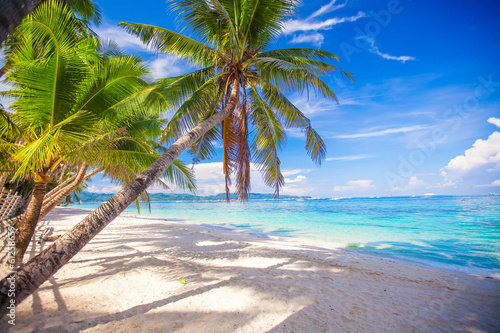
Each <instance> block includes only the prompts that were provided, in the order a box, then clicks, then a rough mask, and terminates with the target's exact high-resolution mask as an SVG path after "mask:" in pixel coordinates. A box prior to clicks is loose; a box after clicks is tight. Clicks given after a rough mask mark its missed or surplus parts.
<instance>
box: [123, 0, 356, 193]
mask: <svg viewBox="0 0 500 333" xmlns="http://www.w3.org/2000/svg"><path fill="white" fill-rule="evenodd" d="M171 2H172V5H171V8H172V9H173V10H174V11H177V12H178V13H179V14H180V15H181V17H182V19H183V21H184V22H186V23H188V25H189V27H190V28H191V29H192V32H193V34H195V36H196V37H198V39H199V40H200V42H198V41H195V40H194V39H190V38H188V37H185V36H182V35H180V34H178V33H176V32H173V31H170V30H167V29H163V28H158V27H155V26H150V25H145V24H134V23H121V24H120V25H121V26H123V27H125V29H126V30H127V31H128V32H130V33H132V34H134V35H137V36H138V37H140V39H141V40H142V41H143V42H145V43H147V44H148V45H150V46H152V47H153V48H155V49H157V50H158V51H160V52H166V53H169V54H175V55H177V56H180V57H183V58H186V59H188V60H191V61H193V62H194V63H195V64H196V65H198V66H200V67H202V68H201V69H199V70H197V71H195V72H193V73H189V74H185V75H182V76H179V77H175V78H168V79H165V80H162V81H161V82H162V83H163V84H164V85H165V94H166V95H167V96H168V98H169V99H170V100H173V101H175V102H176V103H177V105H178V108H177V111H176V113H175V115H174V116H173V118H172V120H171V121H170V123H169V125H168V127H167V129H166V131H165V134H164V140H165V141H167V142H173V141H175V140H177V139H178V138H179V137H180V136H181V135H182V134H184V133H185V132H186V131H188V130H189V129H191V128H192V127H193V126H195V125H196V124H197V123H198V122H199V121H200V120H203V119H207V118H208V117H210V116H211V115H213V114H214V113H215V112H217V110H222V109H223V108H224V107H225V106H226V105H227V103H228V101H229V100H228V98H229V88H230V87H231V86H232V85H234V84H235V83H236V82H237V84H238V85H239V87H238V89H239V91H240V95H241V96H240V97H241V98H239V100H238V103H237V105H236V109H235V111H234V112H232V113H231V115H230V116H229V117H228V118H226V119H225V120H224V121H223V122H222V124H221V125H220V126H218V127H215V128H213V129H211V130H210V131H209V132H207V133H206V134H204V136H203V137H202V138H201V139H200V140H198V141H197V142H196V143H194V144H193V146H192V147H191V149H190V151H191V152H192V153H193V154H194V155H195V160H206V159H209V158H211V157H212V155H213V154H214V151H215V149H214V147H213V143H214V139H221V140H222V142H223V148H224V158H223V170H224V174H225V179H226V197H227V198H229V185H230V183H231V179H230V177H231V175H232V174H233V173H236V188H237V193H238V197H239V198H240V200H242V201H245V200H247V198H248V191H249V188H250V160H251V156H253V161H254V162H256V163H257V165H258V166H259V167H260V170H261V172H262V174H263V178H264V181H265V183H266V184H267V185H269V186H271V187H273V188H274V190H275V195H276V196H278V194H279V190H280V187H281V186H282V185H283V184H284V177H283V175H282V173H281V168H280V160H279V158H278V151H279V149H280V148H281V147H282V145H283V143H284V142H285V140H286V134H285V130H284V128H285V127H287V128H299V129H301V130H303V131H304V132H305V136H306V150H307V152H308V153H309V155H310V156H311V158H312V159H313V161H315V162H316V163H317V164H319V163H320V162H321V160H322V159H323V158H324V156H325V153H326V147H325V144H324V143H323V141H322V140H321V138H320V137H319V135H318V134H317V132H316V131H315V130H314V129H313V128H312V126H311V122H310V121H309V119H307V118H306V117H305V116H304V114H303V113H302V112H301V111H300V110H299V109H298V108H297V107H295V106H294V105H293V104H292V103H291V102H290V101H289V100H288V99H287V98H286V97H285V95H284V94H283V92H284V91H286V92H291V91H298V92H299V93H304V92H307V93H309V89H313V90H315V91H316V92H320V93H321V94H322V95H324V96H325V97H328V98H333V99H335V100H336V97H335V94H334V93H333V91H332V90H331V89H330V87H329V86H328V85H327V84H325V83H324V82H323V81H322V80H321V79H320V76H322V75H325V74H329V73H331V72H333V71H335V70H336V69H337V67H335V66H333V65H331V64H329V63H327V62H325V61H328V60H338V58H337V56H335V55H334V54H331V53H329V52H325V51H319V50H311V49H298V48H295V49H281V50H270V51H265V50H266V49H267V48H268V46H269V43H270V42H271V41H272V40H274V39H276V38H277V37H278V35H279V33H280V30H281V22H282V20H284V19H287V18H288V17H289V15H290V14H291V11H292V10H293V9H294V8H295V1H289V0H288V1H256V0H255V1H254V0H249V1H242V0H240V1H229V0H227V1H218V0H215V1H197V0H183V1H175V2H174V1H171ZM341 72H342V73H343V74H345V75H347V76H348V77H350V74H349V73H347V72H344V71H341ZM252 129H253V131H251V130H252ZM251 132H253V133H251ZM249 139H250V141H251V144H250V146H249Z"/></svg>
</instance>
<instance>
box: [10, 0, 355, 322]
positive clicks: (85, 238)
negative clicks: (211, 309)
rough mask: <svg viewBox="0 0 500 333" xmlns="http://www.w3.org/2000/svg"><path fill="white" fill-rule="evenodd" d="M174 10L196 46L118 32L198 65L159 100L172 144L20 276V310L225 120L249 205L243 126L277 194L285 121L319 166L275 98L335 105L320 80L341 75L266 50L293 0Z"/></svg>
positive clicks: (307, 127) (209, 0)
mask: <svg viewBox="0 0 500 333" xmlns="http://www.w3.org/2000/svg"><path fill="white" fill-rule="evenodd" d="M172 6H173V8H174V9H177V10H178V12H179V13H180V15H181V17H182V19H183V22H185V23H186V24H187V27H188V28H190V29H191V30H192V31H193V33H194V34H195V35H196V36H197V37H198V39H199V41H198V40H196V39H193V38H189V37H186V36H183V35H181V34H178V33H176V32H173V31H170V30H166V29H161V28H157V27H152V26H146V25H137V24H123V26H125V27H126V28H127V29H128V30H129V31H130V32H133V33H135V34H137V35H139V36H140V37H141V38H142V39H143V40H144V41H146V42H149V43H150V44H152V45H154V46H156V47H157V48H158V49H160V50H162V51H166V52H172V53H175V54H178V55H179V56H182V57H184V58H187V59H190V60H192V61H193V62H195V63H196V64H198V65H200V66H203V67H202V69H200V70H198V71H196V72H194V73H191V74H188V75H185V76H182V77H180V78H175V79H171V80H168V79H167V80H165V81H164V82H163V83H164V88H165V89H164V91H163V94H164V96H166V97H168V98H169V99H170V100H174V101H175V102H176V103H177V104H178V105H179V106H180V107H179V108H178V110H177V112H176V114H175V116H174V117H173V119H172V120H171V124H172V125H171V126H170V127H169V132H167V133H166V134H165V139H166V140H169V139H171V138H177V137H178V139H177V140H176V141H175V142H174V143H173V144H172V145H171V146H170V147H169V148H168V149H167V150H166V151H165V153H164V154H163V155H162V156H161V157H160V158H158V159H157V160H156V161H155V162H154V163H152V164H151V166H150V167H148V168H147V169H146V170H145V171H144V172H142V173H141V175H139V176H138V177H137V178H136V179H135V180H134V181H132V182H130V183H129V184H128V185H127V186H126V187H124V188H123V189H122V190H121V191H120V192H118V193H117V194H116V195H115V196H113V197H112V198H111V199H110V200H108V202H107V203H105V204H103V205H101V206H100V207H99V208H98V209H96V210H95V211H94V212H92V213H91V214H90V215H89V216H87V217H86V218H85V219H84V220H82V221H81V222H80V223H78V224H77V225H76V226H75V227H73V228H72V229H71V230H69V231H68V232H66V233H65V234H64V235H62V236H61V237H59V239H57V240H56V241H55V242H54V244H52V245H51V246H49V247H48V248H46V249H45V250H44V251H43V252H42V253H40V254H39V255H38V256H36V257H34V258H33V259H31V260H30V261H29V262H28V263H27V264H26V265H24V266H23V267H22V268H21V269H19V270H18V271H17V276H16V280H15V286H16V300H17V301H16V302H20V301H21V300H23V299H24V298H26V297H27V296H28V295H30V294H31V293H32V292H33V291H34V290H36V288H38V286H40V285H41V284H42V283H43V282H45V281H46V280H47V279H49V277H50V276H52V275H53V274H54V273H55V272H56V271H57V270H58V269H59V268H60V267H62V266H63V265H64V264H65V263H66V262H68V261H69V260H70V259H71V258H72V257H73V256H74V255H75V254H76V253H78V251H79V250H80V249H81V248H83V246H85V244H87V243H88V242H89V241H90V240H91V239H92V238H93V237H95V235H97V234H98V233H99V232H100V231H101V230H102V229H103V228H104V227H106V225H108V224H109V223H110V222H111V221H112V220H113V219H114V218H115V217H116V216H118V215H119V214H120V213H121V212H122V211H123V210H124V209H125V208H126V207H128V206H129V205H130V204H131V203H132V202H133V201H134V200H136V198H137V197H138V196H139V195H140V193H142V192H144V190H146V189H147V188H148V187H149V186H150V185H151V184H152V183H153V182H154V181H155V179H157V178H158V176H159V175H161V174H162V173H163V172H164V171H165V170H166V169H167V168H168V166H169V165H171V163H172V162H173V161H174V160H175V159H176V158H177V157H178V156H179V155H180V154H181V153H182V152H183V151H184V150H186V149H187V148H189V147H192V146H193V144H197V146H198V147H200V148H199V149H198V151H200V152H208V151H209V149H210V148H209V147H210V146H209V145H207V139H209V137H210V136H211V135H214V131H215V130H213V128H214V127H215V126H216V125H218V124H220V123H221V122H223V123H222V125H221V127H220V128H219V131H221V132H222V137H223V139H224V145H226V146H227V148H226V149H225V151H226V153H225V158H226V159H227V163H226V166H227V167H228V168H229V169H230V170H235V171H236V173H237V178H238V181H237V183H238V184H239V185H238V187H239V188H238V193H239V195H240V198H243V199H244V198H245V193H246V191H247V190H248V186H249V179H248V175H249V165H248V161H249V158H247V157H248V156H249V155H250V148H249V145H248V143H247V142H245V141H244V139H245V138H248V137H249V125H248V119H250V121H252V122H253V124H254V125H255V136H256V140H255V141H254V144H253V145H252V149H253V151H254V156H255V158H256V160H257V161H258V162H259V163H261V164H262V165H263V167H262V168H263V173H264V175H265V178H266V179H267V180H268V183H269V184H270V185H272V186H274V187H275V188H279V186H280V185H281V184H282V183H283V180H282V179H281V178H280V174H281V173H280V171H279V159H278V158H277V155H276V154H277V150H278V148H279V147H280V144H281V143H282V142H283V136H284V131H283V129H282V125H281V124H282V123H283V124H284V125H285V126H292V127H299V128H302V129H303V130H304V131H305V134H306V148H307V150H308V152H309V153H310V154H311V156H312V157H313V159H314V160H315V161H317V162H319V161H320V160H321V159H322V158H323V156H324V154H325V147H324V144H323V142H322V141H321V139H320V138H319V136H318V135H317V133H316V132H315V131H314V130H313V129H312V127H311V124H310V121H309V120H308V119H307V118H306V117H305V116H304V114H303V113H301V112H300V111H299V110H298V109H297V108H296V107H295V106H294V105H293V104H292V103H291V102H290V101H289V100H288V99H287V98H286V97H285V95H284V93H283V92H282V91H281V90H283V91H298V92H302V93H304V92H305V93H307V92H309V90H313V91H316V92H319V93H320V94H322V95H324V96H326V97H330V98H333V99H335V95H334V93H333V92H332V90H331V89H330V88H329V87H328V85H327V84H326V83H324V82H323V81H322V80H321V78H320V75H322V74H327V73H330V72H332V71H333V70H335V69H337V68H336V67H335V66H332V65H330V64H329V63H328V61H329V60H333V59H337V58H336V56H335V55H333V54H331V53H329V52H325V51H319V50H312V49H285V50H270V51H265V50H266V49H268V48H269V46H270V44H271V42H272V41H274V40H275V39H276V38H277V37H278V36H279V34H280V32H281V28H282V26H283V23H284V22H285V20H287V19H288V18H289V17H290V16H291V15H292V13H293V10H294V9H295V8H296V1H292V0H287V1H285V0H265V1H264V0H260V1H259V0H231V1H229V0H205V1H203V0H182V1H177V2H175V3H173V5H172ZM346 75H348V77H349V74H348V73H346ZM176 126H179V127H176ZM192 126H194V128H192V129H190V127H192ZM170 131H173V133H170ZM184 133H185V134H184ZM205 147H208V148H205ZM201 154H202V155H201V156H203V154H204V153H201ZM231 154H233V155H231ZM230 170H227V171H226V174H230V172H229V171H230ZM9 283H10V282H9V281H8V280H7V278H5V279H3V280H2V281H1V282H0V311H4V312H0V314H4V313H5V310H4V309H6V304H8V301H9V298H8V289H9Z"/></svg>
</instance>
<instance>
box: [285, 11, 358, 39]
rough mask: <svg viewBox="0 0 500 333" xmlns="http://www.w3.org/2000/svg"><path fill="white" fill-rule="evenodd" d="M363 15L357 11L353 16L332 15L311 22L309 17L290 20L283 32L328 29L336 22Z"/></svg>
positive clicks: (349, 20)
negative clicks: (332, 16)
mask: <svg viewBox="0 0 500 333" xmlns="http://www.w3.org/2000/svg"><path fill="white" fill-rule="evenodd" d="M363 17H366V14H365V13H363V12H358V14H356V15H354V16H345V17H334V18H330V19H327V20H324V21H314V22H312V21H310V20H309V18H307V19H305V20H290V21H288V22H287V23H286V24H285V27H284V28H283V32H284V33H285V34H291V33H293V32H296V31H318V30H330V29H332V28H333V27H334V26H335V25H337V24H341V23H344V22H354V21H356V20H359V19H360V18H363Z"/></svg>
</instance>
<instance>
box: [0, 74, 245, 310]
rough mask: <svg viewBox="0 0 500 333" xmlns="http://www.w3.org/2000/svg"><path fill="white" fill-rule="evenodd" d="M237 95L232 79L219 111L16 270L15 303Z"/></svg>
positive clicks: (0, 295) (0, 290)
mask: <svg viewBox="0 0 500 333" xmlns="http://www.w3.org/2000/svg"><path fill="white" fill-rule="evenodd" d="M238 95H239V88H238V81H237V80H236V81H235V83H234V84H233V89H232V92H231V100H230V102H229V103H228V104H227V106H226V107H225V108H224V109H223V110H222V111H221V112H218V113H216V114H215V115H213V116H211V117H210V118H208V119H207V120H205V121H203V122H202V123H200V124H199V125H197V126H196V127H195V128H194V129H192V130H191V131H189V132H188V133H186V134H185V135H183V136H182V137H181V138H179V139H178V140H177V141H176V142H175V143H174V144H173V145H172V146H170V148H168V149H167V151H166V152H165V153H164V154H163V155H162V156H161V157H160V158H158V159H157V160H156V161H155V162H153V163H152V164H151V165H150V166H149V167H148V168H147V169H146V170H144V172H142V173H141V174H140V175H139V176H138V177H137V178H136V179H135V180H134V181H132V182H131V183H130V184H128V185H127V186H126V187H124V188H123V189H122V190H121V191H120V192H118V193H117V194H115V195H114V196H113V197H112V198H111V199H109V200H108V202H106V203H105V204H102V205H101V206H99V208H97V209H96V210H95V211H93V212H92V213H91V214H90V215H88V216H87V217H86V218H85V219H83V220H82V221H81V222H79V223H78V224H77V225H76V226H74V227H73V228H72V229H70V230H69V231H68V232H66V233H65V234H64V235H62V236H61V237H59V238H58V239H57V240H56V241H55V242H54V244H52V245H51V246H49V247H48V248H46V249H45V250H44V251H43V252H42V253H40V254H39V255H37V256H36V257H34V258H33V259H31V260H30V261H29V262H28V263H27V264H26V265H24V266H22V267H21V268H20V269H19V270H18V271H17V273H16V278H15V290H16V293H15V304H16V305H17V304H19V303H20V302H21V301H22V300H24V299H25V298H26V297H28V296H29V295H31V294H32V293H33V292H34V291H35V290H36V289H37V288H38V287H39V286H40V285H42V284H43V283H44V282H45V281H47V280H48V279H49V278H50V277H51V276H52V275H54V274H55V273H56V272H57V271H58V270H59V269H60V268H61V267H62V266H63V265H64V264H65V263H67V262H68V261H69V260H70V259H71V258H72V257H73V256H74V255H76V254H77V253H78V252H79V251H80V250H81V249H82V248H83V247H84V246H85V245H86V244H87V243H88V242H89V241H90V240H91V239H92V238H94V237H95V236H96V235H97V234H98V233H99V232H100V231H101V230H102V229H104V227H106V226H107V225H108V224H109V223H110V222H111V221H113V220H114V219H115V218H116V217H117V216H118V215H119V214H120V213H121V212H123V211H124V210H125V209H126V208H127V207H128V206H129V205H130V204H131V203H132V202H134V201H135V200H136V199H137V198H138V197H139V195H140V194H141V193H142V192H144V191H145V190H146V189H147V188H148V187H149V186H150V185H151V184H153V183H154V181H155V180H156V179H157V178H158V177H160V176H161V175H162V174H163V173H164V172H165V170H167V168H168V167H169V166H170V165H171V164H172V162H173V161H174V160H175V159H176V158H177V157H179V155H180V154H181V153H182V152H183V151H184V150H185V149H187V148H188V147H190V146H191V145H192V144H193V143H194V142H196V140H198V139H199V138H200V137H201V136H202V135H203V134H205V133H206V132H208V131H209V130H210V129H211V128H213V127H214V126H215V125H217V124H218V123H220V122H221V121H222V120H224V119H225V118H227V117H228V116H229V115H230V114H231V113H232V112H233V111H234V109H235V105H236V103H237V101H238ZM8 278H9V276H6V277H5V278H4V279H2V280H1V281H0V318H1V317H3V316H4V315H5V314H6V313H7V310H8V309H7V305H8V304H9V302H10V300H9V299H10V297H9V296H8V294H9V288H10V285H11V282H10V281H9V280H7V279H8Z"/></svg>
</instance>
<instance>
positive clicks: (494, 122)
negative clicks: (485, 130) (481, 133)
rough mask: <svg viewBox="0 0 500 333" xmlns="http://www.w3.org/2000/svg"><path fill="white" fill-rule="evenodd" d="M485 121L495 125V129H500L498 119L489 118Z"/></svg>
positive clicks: (499, 120)
mask: <svg viewBox="0 0 500 333" xmlns="http://www.w3.org/2000/svg"><path fill="white" fill-rule="evenodd" d="M487 121H488V122H489V123H490V124H493V125H495V126H496V127H500V119H498V118H493V117H491V118H489V119H488V120H487Z"/></svg>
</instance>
